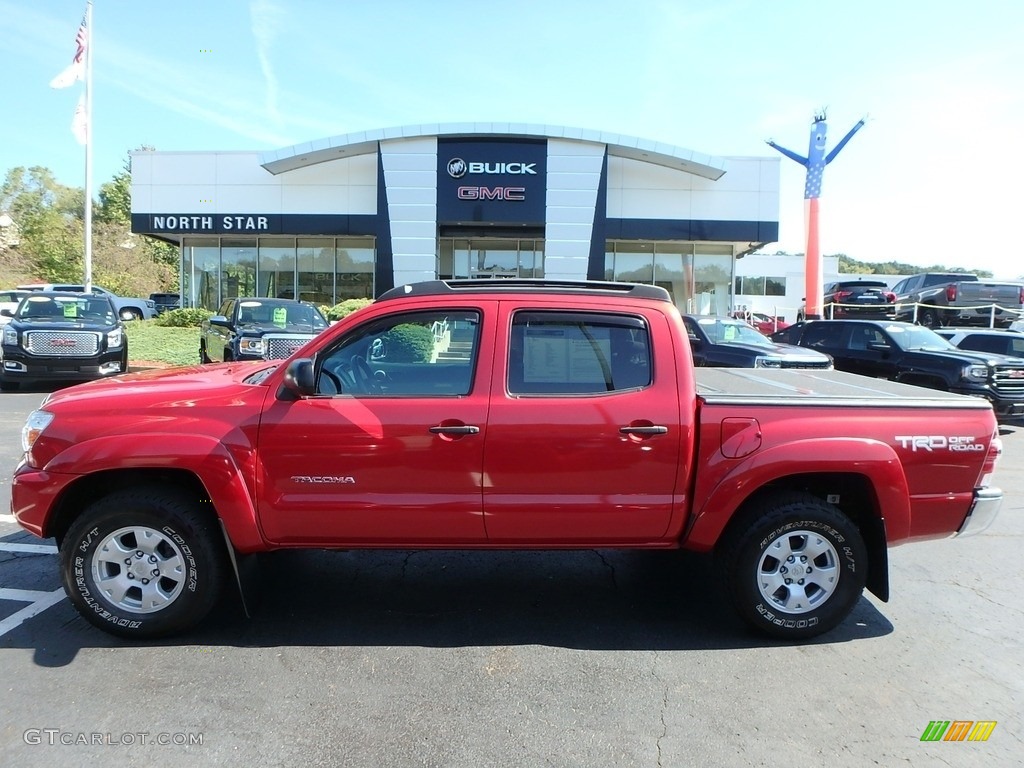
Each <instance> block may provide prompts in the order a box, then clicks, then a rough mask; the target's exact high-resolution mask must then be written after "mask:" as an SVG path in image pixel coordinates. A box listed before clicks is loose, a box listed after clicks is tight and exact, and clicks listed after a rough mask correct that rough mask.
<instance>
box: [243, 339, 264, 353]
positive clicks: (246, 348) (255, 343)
mask: <svg viewBox="0 0 1024 768" xmlns="http://www.w3.org/2000/svg"><path fill="white" fill-rule="evenodd" d="M238 350H239V351H240V352H248V353H249V354H250V355H261V354H263V339H239V342H238Z"/></svg>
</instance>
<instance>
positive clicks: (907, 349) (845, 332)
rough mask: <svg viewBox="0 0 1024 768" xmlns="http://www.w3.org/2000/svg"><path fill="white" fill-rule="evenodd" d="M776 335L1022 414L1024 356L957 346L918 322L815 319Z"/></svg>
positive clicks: (877, 372)
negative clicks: (984, 400)
mask: <svg viewBox="0 0 1024 768" xmlns="http://www.w3.org/2000/svg"><path fill="white" fill-rule="evenodd" d="M772 338H773V339H774V340H776V341H780V342H783V343H786V344H797V345H799V346H801V347H808V348H810V349H816V350H818V351H819V352H824V353H826V354H828V355H831V356H832V360H833V361H834V364H835V367H836V369H837V370H840V371H849V372H850V373H859V374H861V375H864V376H873V377H876V378H880V379H889V380H890V381H899V382H902V383H904V384H915V385H917V386H921V387H928V388H930V389H940V390H943V391H946V392H956V393H958V394H962V395H976V396H978V397H984V398H985V399H986V400H988V401H989V402H990V403H992V408H993V409H994V410H995V413H996V416H997V418H999V419H1006V418H1011V417H1018V416H1021V415H1024V359H1022V358H1019V357H1007V356H1005V355H998V354H994V353H990V352H980V351H969V350H964V349H959V348H957V347H955V346H953V345H952V344H951V343H950V342H949V341H947V340H946V339H944V338H942V337H941V336H939V334H937V333H935V331H933V330H931V329H929V328H924V327H922V326H920V325H914V324H912V323H901V322H889V321H884V320H814V321H810V322H806V323H799V324H797V325H792V326H790V327H789V328H786V329H785V330H783V331H779V332H778V333H774V334H772Z"/></svg>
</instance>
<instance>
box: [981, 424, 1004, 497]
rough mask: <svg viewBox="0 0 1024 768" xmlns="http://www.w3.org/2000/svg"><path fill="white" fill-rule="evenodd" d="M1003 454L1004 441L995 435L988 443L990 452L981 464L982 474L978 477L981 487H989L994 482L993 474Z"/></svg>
mask: <svg viewBox="0 0 1024 768" xmlns="http://www.w3.org/2000/svg"><path fill="white" fill-rule="evenodd" d="M1002 455H1003V441H1002V440H1000V439H999V438H998V437H996V436H995V435H993V436H992V442H991V443H989V444H988V453H987V454H986V455H985V463H984V464H982V465H981V476H980V477H979V478H978V487H979V488H988V487H989V486H990V485H991V484H992V476H993V475H994V474H995V472H996V464H998V463H999V457H1000V456H1002Z"/></svg>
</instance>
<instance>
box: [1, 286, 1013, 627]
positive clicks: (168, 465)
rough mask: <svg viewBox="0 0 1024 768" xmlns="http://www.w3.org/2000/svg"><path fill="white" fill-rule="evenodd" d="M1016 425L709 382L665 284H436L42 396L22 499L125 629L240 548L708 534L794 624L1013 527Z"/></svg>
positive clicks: (204, 582)
mask: <svg viewBox="0 0 1024 768" xmlns="http://www.w3.org/2000/svg"><path fill="white" fill-rule="evenodd" d="M996 434H997V432H996V420H995V417H994V415H993V412H992V408H991V406H990V405H989V404H988V403H987V402H986V401H985V400H982V399H980V398H972V397H967V396H962V395H954V394H949V393H944V392H937V391H933V390H926V389H921V388H918V387H912V386H909V385H903V384H897V383H893V382H887V381H876V380H873V379H868V378H864V377H860V376H856V375H853V374H848V373H842V372H839V371H814V372H808V371H787V370H779V371H774V370H760V369H758V370H747V369H702V370H701V371H700V372H699V373H698V372H697V371H696V370H695V369H694V367H693V364H692V358H691V354H690V348H689V344H688V341H687V333H686V330H685V328H684V327H683V323H682V321H681V318H680V314H679V312H678V310H677V309H676V307H675V306H674V305H673V304H672V302H671V301H670V299H669V295H668V293H667V292H666V291H664V290H663V289H661V288H658V287H655V286H636V285H629V284H616V283H558V282H555V281H539V282H538V281H494V282H480V281H476V282H472V283H471V282H458V281H453V282H441V281H433V282H426V283H417V284H414V285H407V286H402V287H399V288H396V289H394V290H391V291H388V292H387V293H385V294H384V295H383V296H381V297H380V299H378V300H377V301H376V302H374V303H373V304H371V305H370V306H368V307H366V308H364V309H361V310H359V311H358V312H356V313H354V314H352V315H350V316H349V317H347V318H346V319H345V320H343V321H342V322H340V323H338V324H337V325H335V326H334V327H332V328H331V329H329V330H328V331H326V332H325V333H323V334H321V335H320V336H318V337H316V338H315V339H313V340H311V341H310V342H308V343H307V344H306V345H305V346H304V347H302V348H300V349H299V350H298V351H297V352H296V353H295V355H294V356H293V357H292V358H290V359H289V360H287V361H284V362H245V363H224V364H216V365H212V366H209V365H208V366H198V367H189V368H178V369H171V370H167V371H150V372H146V373H139V374H129V375H125V376H120V377H116V378H113V379H109V380H106V381H100V382H92V383H89V384H83V385H79V386H75V387H72V388H69V389H66V390H63V391H59V392H56V393H54V394H52V395H50V396H48V397H47V398H46V400H45V401H44V403H43V405H42V407H41V408H40V410H37V411H34V412H33V413H32V414H31V415H30V416H29V418H28V420H27V423H26V425H25V429H24V432H23V443H24V449H25V456H24V459H23V461H22V462H21V463H20V465H19V466H18V468H17V470H16V471H15V474H14V479H13V485H12V493H11V497H12V502H11V506H12V511H13V513H14V515H15V516H16V518H17V519H18V521H19V522H20V523H21V525H22V526H24V527H25V528H26V529H27V530H29V531H31V532H32V533H34V534H36V535H38V536H42V537H54V538H56V540H57V542H58V544H59V547H60V559H61V572H62V579H63V583H64V587H65V589H66V591H67V593H68V596H69V597H70V599H71V601H72V603H73V604H74V605H75V607H76V608H77V609H78V610H79V611H80V612H81V613H82V614H83V615H84V616H85V617H86V618H87V619H88V620H89V621H90V622H92V623H93V624H95V625H96V626H98V627H101V628H103V629H105V630H107V631H109V632H111V633H113V634H117V635H121V636H126V637H130V638H140V637H155V636H160V635H166V634H170V633H173V632H178V631H183V630H185V629H187V628H189V627H191V626H193V625H195V624H196V623H197V622H199V621H200V620H201V619H202V618H203V616H204V615H205V614H206V613H207V612H208V611H209V610H210V609H211V607H212V606H213V605H214V603H215V602H216V600H217V599H218V597H219V596H220V595H221V593H222V592H223V591H224V588H225V587H226V586H230V584H231V582H232V581H233V580H236V579H237V573H238V568H237V564H238V559H239V558H240V557H241V556H244V555H247V554H250V553H258V552H261V551H266V550H271V549H280V548H293V547H294V548H298V547H315V548H332V549H353V548H372V547H375V548H400V549H417V548H437V549H498V548H501V549H571V548H634V549H686V550H694V551H699V552H708V551H711V550H714V551H715V553H716V554H717V558H714V560H715V561H716V562H717V563H718V564H719V566H720V571H716V573H717V574H718V576H717V577H716V578H721V580H722V581H723V584H724V586H725V589H724V593H726V594H728V595H729V596H730V598H731V600H732V601H733V602H734V604H735V607H736V609H737V610H738V612H739V614H740V615H741V616H742V617H743V619H745V620H746V621H747V622H748V623H749V624H751V625H752V626H754V627H755V628H757V629H760V630H763V631H764V632H767V633H769V634H772V635H775V636H778V637H782V638H788V639H798V638H806V637H810V636H813V635H816V634H819V633H821V632H825V631H827V630H829V629H831V628H833V627H835V626H836V625H837V624H839V623H840V622H842V621H843V619H844V618H845V617H846V616H847V615H848V613H849V612H850V610H851V609H852V608H853V606H854V604H855V603H856V602H857V601H858V599H859V598H860V596H861V593H862V591H863V589H864V587H865V586H866V587H867V588H869V589H870V590H871V591H872V592H873V593H874V594H875V595H877V596H878V597H879V598H881V599H882V600H886V599H887V598H888V591H889V585H888V568H887V547H889V546H893V545H897V544H902V543H905V542H910V541H914V540H922V539H935V538H944V537H949V536H951V535H954V534H957V533H960V534H963V533H967V532H976V531H978V530H982V529H983V528H984V527H985V526H987V525H988V524H989V523H990V522H991V520H992V519H993V517H994V516H995V515H996V513H997V510H998V508H999V506H1000V503H1001V500H1002V493H1001V491H999V490H998V489H997V488H994V487H992V486H991V481H992V476H993V473H994V470H995V466H996V463H997V461H998V458H999V455H1000V452H1001V444H1000V442H999V439H998V438H997V436H996ZM710 579H711V575H710V574H709V580H710ZM705 586H706V585H685V584H680V585H679V589H680V593H681V599H685V598H684V597H682V594H683V593H685V590H686V589H688V588H694V587H696V588H700V589H703V588H705Z"/></svg>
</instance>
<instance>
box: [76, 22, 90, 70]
mask: <svg viewBox="0 0 1024 768" xmlns="http://www.w3.org/2000/svg"><path fill="white" fill-rule="evenodd" d="M87 19H88V14H86V15H85V16H83V17H82V23H81V24H80V25H79V26H78V33H77V34H76V35H75V45H76V46H78V47H77V48H76V49H75V58H73V59H72V61H73V62H74V63H75V64H82V63H83V62H84V60H85V59H84V56H85V43H86V41H87V40H88V39H89V35H88V33H87V30H86V28H85V25H86V20H87Z"/></svg>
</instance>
